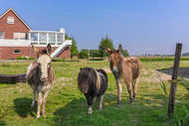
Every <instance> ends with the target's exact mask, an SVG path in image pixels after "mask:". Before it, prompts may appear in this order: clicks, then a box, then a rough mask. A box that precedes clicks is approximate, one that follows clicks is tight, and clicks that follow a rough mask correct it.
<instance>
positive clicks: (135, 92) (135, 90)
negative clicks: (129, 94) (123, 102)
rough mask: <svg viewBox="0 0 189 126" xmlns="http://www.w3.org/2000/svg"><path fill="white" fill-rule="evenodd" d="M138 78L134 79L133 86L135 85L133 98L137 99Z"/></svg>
mask: <svg viewBox="0 0 189 126" xmlns="http://www.w3.org/2000/svg"><path fill="white" fill-rule="evenodd" d="M136 82H137V80H136V79H135V80H133V83H132V86H133V100H135V97H136V94H137V83H136Z"/></svg>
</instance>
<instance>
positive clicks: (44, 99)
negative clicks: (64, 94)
mask: <svg viewBox="0 0 189 126" xmlns="http://www.w3.org/2000/svg"><path fill="white" fill-rule="evenodd" d="M48 94H49V91H47V92H45V94H44V96H43V109H42V114H43V117H45V116H46V114H45V106H46V102H47V96H48Z"/></svg>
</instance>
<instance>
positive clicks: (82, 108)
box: [54, 94, 117, 125]
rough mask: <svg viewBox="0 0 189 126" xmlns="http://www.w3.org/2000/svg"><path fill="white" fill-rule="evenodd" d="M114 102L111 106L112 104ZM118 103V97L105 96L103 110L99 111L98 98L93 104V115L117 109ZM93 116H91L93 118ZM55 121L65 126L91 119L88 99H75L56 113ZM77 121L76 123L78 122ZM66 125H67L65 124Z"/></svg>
mask: <svg viewBox="0 0 189 126" xmlns="http://www.w3.org/2000/svg"><path fill="white" fill-rule="evenodd" d="M112 101H113V102H114V101H115V102H114V103H113V104H111V102H112ZM116 101H117V97H116V96H115V95H113V94H105V97H104V102H103V109H102V110H99V109H98V105H99V100H98V99H97V98H96V99H94V103H93V105H92V106H93V114H96V113H98V112H100V111H103V110H104V109H107V108H108V106H115V107H116V105H115V104H116ZM107 104H108V105H107ZM93 114H92V115H91V116H93ZM54 117H55V118H54V121H55V122H56V123H57V125H64V124H65V123H64V122H69V123H70V121H73V123H74V119H76V120H83V119H84V118H86V119H87V118H89V115H88V105H87V99H86V98H85V97H83V98H80V99H73V100H72V101H70V102H69V103H68V104H66V105H65V106H64V107H61V108H59V109H57V110H56V111H55V112H54ZM76 120H75V121H76ZM65 125H66V124H65Z"/></svg>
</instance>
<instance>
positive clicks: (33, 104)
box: [31, 89, 37, 108]
mask: <svg viewBox="0 0 189 126" xmlns="http://www.w3.org/2000/svg"><path fill="white" fill-rule="evenodd" d="M36 93H37V91H36V90H35V89H33V101H32V104H31V107H32V108H34V106H35V99H36Z"/></svg>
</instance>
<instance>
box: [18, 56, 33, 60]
mask: <svg viewBox="0 0 189 126" xmlns="http://www.w3.org/2000/svg"><path fill="white" fill-rule="evenodd" d="M16 59H17V60H34V58H33V57H29V56H18V57H17V58H16Z"/></svg>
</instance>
